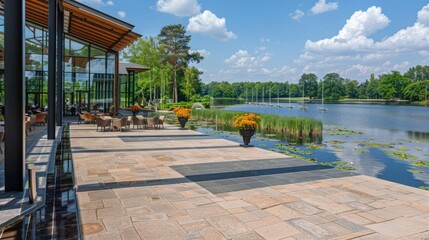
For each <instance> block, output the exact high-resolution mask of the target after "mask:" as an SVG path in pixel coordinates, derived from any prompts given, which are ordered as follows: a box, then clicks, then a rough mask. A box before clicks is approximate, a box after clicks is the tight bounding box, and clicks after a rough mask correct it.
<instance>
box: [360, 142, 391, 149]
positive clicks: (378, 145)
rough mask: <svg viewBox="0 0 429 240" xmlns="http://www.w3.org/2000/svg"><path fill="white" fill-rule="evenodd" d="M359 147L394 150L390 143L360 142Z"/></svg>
mask: <svg viewBox="0 0 429 240" xmlns="http://www.w3.org/2000/svg"><path fill="white" fill-rule="evenodd" d="M359 145H361V146H364V147H368V148H393V146H392V145H393V144H390V143H375V142H359Z"/></svg>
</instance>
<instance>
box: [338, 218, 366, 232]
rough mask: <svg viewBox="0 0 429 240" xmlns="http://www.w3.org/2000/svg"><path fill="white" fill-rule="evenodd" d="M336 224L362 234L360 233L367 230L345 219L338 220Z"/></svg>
mask: <svg viewBox="0 0 429 240" xmlns="http://www.w3.org/2000/svg"><path fill="white" fill-rule="evenodd" d="M335 223H336V224H338V225H341V226H343V227H345V228H347V229H349V230H351V231H352V232H360V231H363V230H366V229H365V228H364V227H362V226H361V225H358V224H356V223H353V222H350V221H349V220H346V219H344V218H342V219H338V220H336V221H335Z"/></svg>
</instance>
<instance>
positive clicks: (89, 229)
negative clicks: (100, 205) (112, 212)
mask: <svg viewBox="0 0 429 240" xmlns="http://www.w3.org/2000/svg"><path fill="white" fill-rule="evenodd" d="M103 230H104V227H103V225H102V224H101V223H85V224H83V225H82V234H84V235H91V234H94V233H99V232H101V231H103Z"/></svg>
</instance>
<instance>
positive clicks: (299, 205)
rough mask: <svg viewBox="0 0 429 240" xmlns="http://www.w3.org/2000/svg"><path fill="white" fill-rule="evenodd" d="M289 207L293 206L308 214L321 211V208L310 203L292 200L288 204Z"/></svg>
mask: <svg viewBox="0 0 429 240" xmlns="http://www.w3.org/2000/svg"><path fill="white" fill-rule="evenodd" d="M286 205H287V206H288V207H290V208H293V209H295V210H297V211H300V212H302V213H304V214H306V215H314V214H318V213H320V212H321V210H320V209H318V208H316V207H313V206H311V205H310V204H307V203H305V202H292V203H288V204H286Z"/></svg>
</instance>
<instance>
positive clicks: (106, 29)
mask: <svg viewBox="0 0 429 240" xmlns="http://www.w3.org/2000/svg"><path fill="white" fill-rule="evenodd" d="M25 2H26V20H27V21H29V22H33V23H35V24H37V25H40V26H42V27H46V28H47V27H48V11H49V8H48V0H26V1H25ZM59 10H60V11H63V12H64V32H65V33H66V34H68V35H70V36H72V37H75V38H77V39H81V40H83V41H87V42H89V43H93V44H95V45H98V46H100V47H102V48H105V49H107V50H112V51H116V52H117V51H121V50H123V49H124V48H126V47H128V46H129V45H131V44H132V43H133V42H135V41H136V40H138V39H139V38H140V37H141V35H140V34H138V33H135V32H133V31H132V30H133V28H134V26H133V25H131V24H129V23H127V22H124V21H122V20H120V19H117V18H114V17H112V16H110V15H107V14H105V13H102V12H100V11H98V10H95V9H93V8H91V7H88V6H86V5H84V4H82V3H79V2H77V1H75V0H62V1H61V0H60V1H59Z"/></svg>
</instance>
